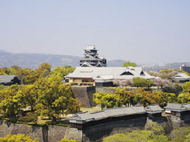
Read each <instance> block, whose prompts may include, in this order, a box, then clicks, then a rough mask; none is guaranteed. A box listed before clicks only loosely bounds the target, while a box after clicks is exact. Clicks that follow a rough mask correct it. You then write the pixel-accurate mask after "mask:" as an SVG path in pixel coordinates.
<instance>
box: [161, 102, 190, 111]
mask: <svg viewBox="0 0 190 142" xmlns="http://www.w3.org/2000/svg"><path fill="white" fill-rule="evenodd" d="M164 108H165V109H170V110H186V109H187V108H186V107H185V105H183V104H175V103H168V105H167V106H165V107H164Z"/></svg>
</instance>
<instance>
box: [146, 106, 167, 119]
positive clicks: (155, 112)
mask: <svg viewBox="0 0 190 142" xmlns="http://www.w3.org/2000/svg"><path fill="white" fill-rule="evenodd" d="M145 110H146V112H147V113H148V117H149V118H150V119H155V118H157V117H161V116H162V111H163V110H164V109H162V108H161V107H160V106H159V105H158V104H154V105H148V106H147V107H145Z"/></svg>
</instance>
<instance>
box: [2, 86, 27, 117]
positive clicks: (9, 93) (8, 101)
mask: <svg viewBox="0 0 190 142" xmlns="http://www.w3.org/2000/svg"><path fill="white" fill-rule="evenodd" d="M19 90H20V86H19V85H12V86H10V87H7V88H5V92H6V94H5V95H4V96H3V98H4V99H2V101H1V102H0V110H1V113H2V114H3V115H4V116H6V117H9V118H11V119H16V115H17V114H18V113H19V111H20V109H21V107H23V96H22V95H21V94H20V93H17V92H19Z"/></svg>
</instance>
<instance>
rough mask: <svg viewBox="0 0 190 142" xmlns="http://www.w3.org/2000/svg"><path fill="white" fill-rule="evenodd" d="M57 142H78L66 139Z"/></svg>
mask: <svg viewBox="0 0 190 142" xmlns="http://www.w3.org/2000/svg"><path fill="white" fill-rule="evenodd" d="M58 142H78V141H77V140H75V139H67V138H63V139H62V140H60V141H58Z"/></svg>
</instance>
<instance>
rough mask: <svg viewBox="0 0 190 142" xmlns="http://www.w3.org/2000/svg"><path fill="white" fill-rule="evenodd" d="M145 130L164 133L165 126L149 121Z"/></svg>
mask: <svg viewBox="0 0 190 142" xmlns="http://www.w3.org/2000/svg"><path fill="white" fill-rule="evenodd" d="M145 130H150V131H153V132H154V134H156V135H164V134H165V132H164V128H163V127H162V126H161V125H159V124H158V123H156V122H151V123H147V124H146V126H145Z"/></svg>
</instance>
